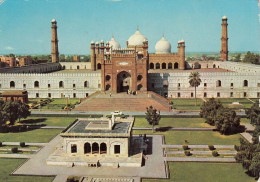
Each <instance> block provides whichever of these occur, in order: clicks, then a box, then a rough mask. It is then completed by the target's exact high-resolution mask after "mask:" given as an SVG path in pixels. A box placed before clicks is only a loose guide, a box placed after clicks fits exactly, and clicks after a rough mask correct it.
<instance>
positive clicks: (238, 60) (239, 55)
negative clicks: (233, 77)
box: [233, 54, 241, 62]
mask: <svg viewBox="0 0 260 182" xmlns="http://www.w3.org/2000/svg"><path fill="white" fill-rule="evenodd" d="M233 61H235V62H240V61H241V54H236V55H235V56H234V58H233Z"/></svg>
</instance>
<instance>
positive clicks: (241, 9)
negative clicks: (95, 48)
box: [0, 0, 260, 55]
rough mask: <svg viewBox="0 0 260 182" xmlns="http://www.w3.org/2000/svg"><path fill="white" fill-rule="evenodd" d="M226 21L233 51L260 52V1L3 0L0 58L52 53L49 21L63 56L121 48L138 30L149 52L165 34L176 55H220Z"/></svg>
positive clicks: (0, 24) (1, 1) (0, 1)
mask: <svg viewBox="0 0 260 182" xmlns="http://www.w3.org/2000/svg"><path fill="white" fill-rule="evenodd" d="M224 15H225V16H227V17H228V36H229V40H228V41H229V51H230V52H237V51H259V50H260V25H259V7H258V0H0V54H9V53H14V54H50V52H51V42H50V41H51V20H52V19H53V18H55V19H56V20H57V24H58V39H59V52H60V54H81V55H87V54H89V53H90V42H91V41H92V40H93V41H95V42H96V41H99V42H100V41H101V40H104V41H105V42H106V41H109V40H110V39H111V36H112V35H114V37H115V39H116V40H117V41H118V42H119V43H120V45H121V47H126V41H127V39H128V38H129V37H130V36H131V35H132V34H134V33H135V31H136V27H137V25H138V26H139V30H140V32H141V33H143V34H144V35H145V36H146V37H147V39H148V41H149V52H154V51H155V50H154V49H155V48H154V47H155V44H156V42H157V41H158V40H160V39H161V37H162V34H163V33H164V35H165V38H166V39H167V40H168V41H169V42H170V43H171V47H172V52H177V42H178V41H179V40H181V39H184V40H185V43H186V52H219V51H220V38H221V18H222V17H223V16H224Z"/></svg>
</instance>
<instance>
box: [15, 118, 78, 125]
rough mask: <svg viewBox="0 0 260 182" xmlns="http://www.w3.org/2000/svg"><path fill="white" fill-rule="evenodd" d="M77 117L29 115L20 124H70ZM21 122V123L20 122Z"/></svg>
mask: <svg viewBox="0 0 260 182" xmlns="http://www.w3.org/2000/svg"><path fill="white" fill-rule="evenodd" d="M75 119H76V117H31V116H30V117H28V118H26V119H23V120H21V121H20V124H26V125H28V124H33V125H41V124H44V125H47V126H68V125H69V124H70V123H72V122H73V121H75ZM18 124H19V123H18Z"/></svg>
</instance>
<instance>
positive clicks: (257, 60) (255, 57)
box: [243, 51, 260, 64]
mask: <svg viewBox="0 0 260 182" xmlns="http://www.w3.org/2000/svg"><path fill="white" fill-rule="evenodd" d="M243 62H246V63H252V64H260V55H259V54H254V53H251V52H250V51H248V52H247V53H246V55H245V57H244V59H243Z"/></svg>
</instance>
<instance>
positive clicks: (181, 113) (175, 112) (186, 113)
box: [31, 110, 245, 116]
mask: <svg viewBox="0 0 260 182" xmlns="http://www.w3.org/2000/svg"><path fill="white" fill-rule="evenodd" d="M160 113H161V115H176V116H178V115H179V116H199V111H192V110H189V111H178V110H172V111H170V112H164V111H162V112H160ZM31 114H50V115H51V114H68V115H73V114H77V115H79V114H82V115H84V114H85V115H86V114H90V115H91V114H93V115H104V114H105V115H109V114H111V111H68V113H67V111H45V110H44V111H39V110H32V111H31ZM123 114H125V115H145V112H129V111H124V112H123ZM237 115H239V116H244V115H245V111H240V112H237Z"/></svg>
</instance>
